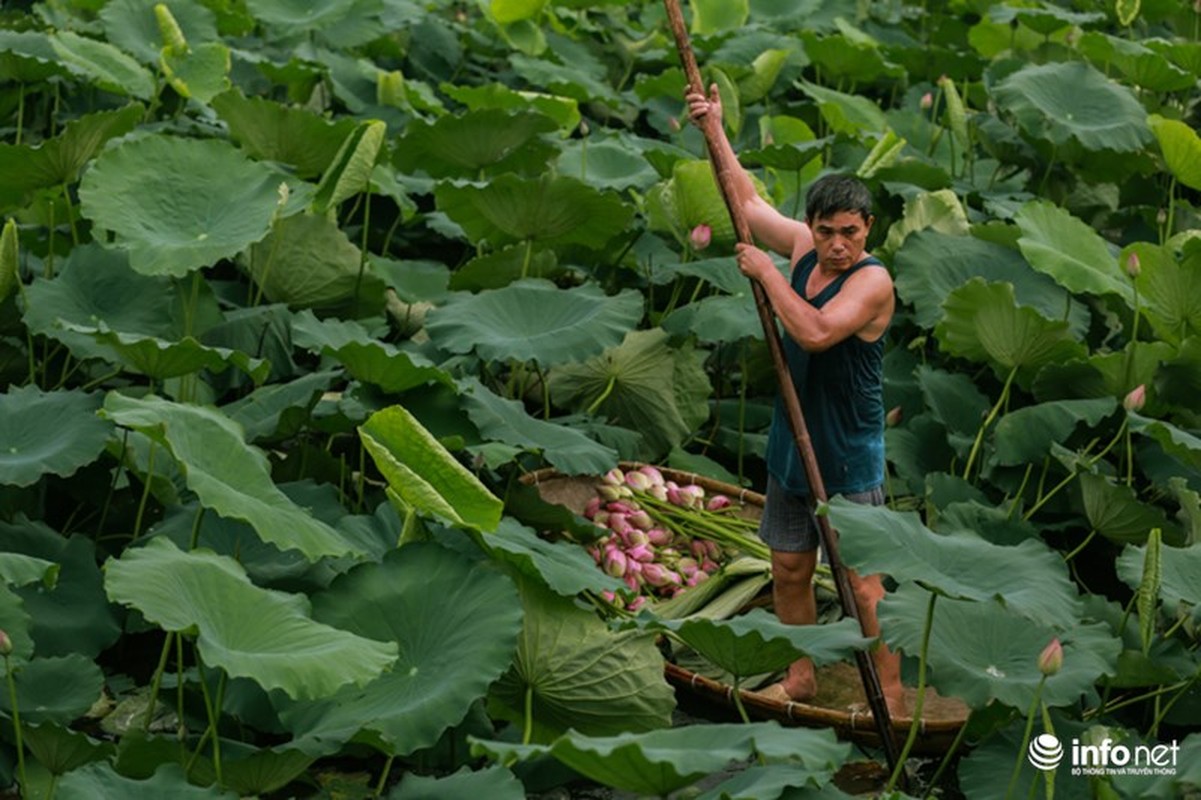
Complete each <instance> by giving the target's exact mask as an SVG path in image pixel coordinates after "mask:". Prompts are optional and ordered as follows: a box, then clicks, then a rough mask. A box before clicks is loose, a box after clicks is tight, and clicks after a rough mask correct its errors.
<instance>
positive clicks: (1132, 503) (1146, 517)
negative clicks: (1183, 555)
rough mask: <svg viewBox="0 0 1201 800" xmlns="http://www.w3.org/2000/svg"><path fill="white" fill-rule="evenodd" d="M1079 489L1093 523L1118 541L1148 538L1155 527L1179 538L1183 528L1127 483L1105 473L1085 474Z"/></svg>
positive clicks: (1096, 527) (1168, 537)
mask: <svg viewBox="0 0 1201 800" xmlns="http://www.w3.org/2000/svg"><path fill="white" fill-rule="evenodd" d="M1080 490H1081V491H1082V492H1083V494H1084V512H1085V514H1086V516H1087V517H1088V522H1089V525H1091V526H1092V527H1093V528H1094V529H1095V530H1096V531H1097V532H1098V533H1100V534H1101V535H1102V536H1104V537H1105V538H1107V539H1110V540H1112V541H1115V542H1119V543H1134V542H1146V541H1147V535H1148V534H1149V533H1150V532H1151V531H1152V530H1153V529H1155V528H1159V529H1160V530H1162V531H1164V538H1165V539H1168V540H1169V541H1176V542H1178V541H1180V539H1181V534H1180V529H1179V528H1177V527H1176V526H1175V525H1172V524H1171V523H1169V522H1168V519H1167V517H1166V516H1165V515H1164V513H1163V511H1161V510H1160V509H1159V508H1158V507H1157V506H1153V505H1151V504H1150V503H1144V502H1142V501H1140V500H1139V499H1138V495H1136V494H1135V493H1134V491H1133V490H1132V489H1131V488H1130V487H1129V486H1126V485H1124V484H1118V483H1115V482H1114V481H1113V479H1111V478H1106V477H1104V476H1102V475H1093V474H1088V473H1085V474H1082V475H1081V476H1080Z"/></svg>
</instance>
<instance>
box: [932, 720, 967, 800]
mask: <svg viewBox="0 0 1201 800" xmlns="http://www.w3.org/2000/svg"><path fill="white" fill-rule="evenodd" d="M966 736H967V724H966V723H964V724H963V725H960V726H959V731H958V732H957V733H956V734H955V739H954V740H953V741H952V742H951V746H950V747H949V748H948V749H947V752H946V754H945V755H944V756H943V757H942V761H940V762H939V764H938V769H936V770H935V771H934V777H932V778H930V784H929V788H928V789H927V790H926V795H925V798H924V800H930V798H932V797H934V788H935V787H936V786H938V782H939V780H941V779H942V775H943V773H944V772H946V771H947V767H949V766H950V765H951V758H952V756H954V755H955V753H956V751H958V750H959V746H960V745H962V744H963V740H964V739H965V738H966Z"/></svg>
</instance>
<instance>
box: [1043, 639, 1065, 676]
mask: <svg viewBox="0 0 1201 800" xmlns="http://www.w3.org/2000/svg"><path fill="white" fill-rule="evenodd" d="M1062 666H1063V645H1061V644H1060V643H1059V639H1058V638H1055V639H1052V640H1051V643H1050V644H1048V645H1047V646H1046V647H1044V648H1043V651H1042V653H1040V654H1039V656H1038V671H1039V672H1041V673H1042V674H1044V675H1047V676H1050V675H1054V674H1055V673H1056V672H1059V670H1060V668H1061V667H1062Z"/></svg>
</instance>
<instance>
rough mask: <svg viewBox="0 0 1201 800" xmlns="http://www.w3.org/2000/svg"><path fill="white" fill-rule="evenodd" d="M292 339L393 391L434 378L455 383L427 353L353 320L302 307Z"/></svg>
mask: <svg viewBox="0 0 1201 800" xmlns="http://www.w3.org/2000/svg"><path fill="white" fill-rule="evenodd" d="M292 341H293V342H294V343H295V344H296V346H298V347H303V348H305V349H306V350H310V351H312V352H314V353H321V354H323V355H327V356H331V357H332V358H335V359H337V360H338V361H339V362H340V363H341V364H342V365H344V366H345V367H346V370H347V371H348V372H349V373H350V374H351V375H353V376H354V377H356V378H358V379H359V380H361V381H364V382H366V383H371V384H375V385H376V386H379V387H380V388H381V389H383V390H384V391H385V392H388V393H390V394H392V393H400V392H403V391H406V390H407V389H412V388H414V387H416V386H421V385H423V384H426V383H430V382H431V381H436V382H438V383H443V384H446V385H447V386H450V385H453V384H452V381H451V378H450V375H449V374H447V373H446V372H445V371H444V370H442V369H439V368H438V367H436V366H434V364H433V363H432V362H431V361H430V360H429V359H428V358H426V357H425V356H423V355H421V354H420V353H417V352H406V351H404V350H401V349H400V348H399V347H397V346H396V345H394V344H391V343H389V342H382V341H380V340H379V339H377V338H375V337H374V336H372V335H371V334H370V333H369V332H368V331H367V329H366V328H364V327H363V326H362V325H360V324H359V323H357V322H355V321H353V320H337V319H325V320H319V319H317V317H316V316H315V315H314V314H313V312H311V311H308V310H305V311H302V312H301V313H299V314H297V315H296V316H295V317H294V318H293V320H292Z"/></svg>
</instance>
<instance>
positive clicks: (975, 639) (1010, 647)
mask: <svg viewBox="0 0 1201 800" xmlns="http://www.w3.org/2000/svg"><path fill="white" fill-rule="evenodd" d="M929 602H930V593H929V592H926V591H923V590H922V589H920V588H918V587H917V586H915V585H914V584H905V585H903V586H902V587H901V588H900V589H898V590H897V591H896V592H895V593H893V594H889V595H886V596H885V597H884V599H883V600H881V601H880V605H879V610H878V614H879V617H880V630H881V631H883V633H884V638H885V640H886V641H887V642H888V643H889V644H890V645H892V646H894V647H898V648H900V649H902V650H904V651H905V652H906V653H910V654H916V653H918V652H920V650H921V643H922V635H923V630H924V627H925V619H926V609H927V606H928V605H929ZM1054 638H1058V639H1059V640H1060V642H1061V643H1062V644H1063V650H1064V654H1063V667H1062V668H1061V669H1060V671H1059V672H1057V673H1056V674H1054V675H1052V676H1050V677H1048V678H1047V682H1046V683H1045V684H1044V685H1043V691H1042V699H1043V702H1044V703H1046V704H1047V705H1050V706H1062V705H1068V704H1071V703H1075V702H1078V701H1079V699H1080V695H1081V694H1084V693H1085V692H1088V691H1090V690H1091V689H1092V687H1093V684H1095V683H1096V682H1097V680H1098V679H1099V678H1100V677H1101V676H1102V675H1103V674H1113V672H1114V671H1115V670H1116V661H1117V657H1118V652H1119V651H1120V650H1121V648H1122V643H1121V641H1119V640H1118V639H1116V638H1114V636H1113V632H1112V631H1111V630H1110V628H1109V626H1108V625H1107V624H1105V623H1104V622H1092V623H1084V622H1080V621H1078V620H1075V619H1068V620H1066V624H1065V625H1064V626H1063V627H1061V628H1052V627H1048V626H1046V625H1043V624H1040V623H1037V622H1033V621H1031V620H1030V619H1029V618H1028V617H1025V616H1022V615H1019V614H1016V613H1014V611H1012V610H1011V609H1008V608H1006V607H1005V606H1003V605H1001V604H999V603H996V602H992V601H984V602H963V601H957V600H948V599H947V598H945V597H940V598H939V599H938V602H936V603H935V606H934V625H933V628H932V630H931V631H930V645H929V655H928V659H929V665H930V683H931V684H932V685H933V686H934V687H935V688H936V689H938V691H939V693H940V694H942V695H944V696H951V697H958V698H961V699H962V700H963V701H964V702H965V703H967V704H968V705H970V706H971V707H972V708H983V707H984V706H985V705H987V704H988V703H989V702H990V701H992V700H998V701H1000V702H1002V703H1004V704H1005V705H1007V706H1010V707H1012V708H1017V709H1021V710H1022V711H1025V710H1026V709H1028V708H1029V707H1030V702H1031V701H1032V700H1033V699H1034V691H1035V689H1036V688H1037V687H1038V685H1039V682H1040V681H1041V680H1042V678H1043V674H1042V672H1040V671H1039V669H1038V657H1039V654H1040V653H1041V652H1042V651H1043V648H1044V647H1046V646H1047V644H1048V643H1049V642H1050V641H1051V640H1052V639H1054Z"/></svg>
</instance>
